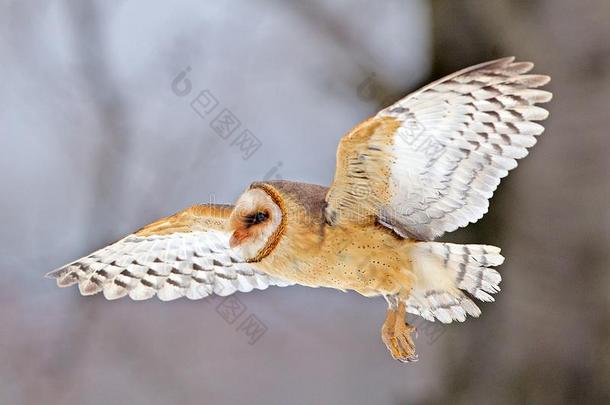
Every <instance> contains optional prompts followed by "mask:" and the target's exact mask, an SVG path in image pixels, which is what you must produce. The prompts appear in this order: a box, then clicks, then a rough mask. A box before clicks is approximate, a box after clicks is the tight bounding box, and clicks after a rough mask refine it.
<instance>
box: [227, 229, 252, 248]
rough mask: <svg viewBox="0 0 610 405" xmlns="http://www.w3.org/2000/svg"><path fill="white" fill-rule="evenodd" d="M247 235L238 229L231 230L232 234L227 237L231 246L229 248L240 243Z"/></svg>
mask: <svg viewBox="0 0 610 405" xmlns="http://www.w3.org/2000/svg"><path fill="white" fill-rule="evenodd" d="M247 237H248V233H247V232H245V231H242V230H240V229H238V230H236V231H235V232H233V234H232V235H231V239H229V246H230V247H231V249H233V248H234V247H236V246H239V245H241V243H242V242H243V241H244V239H246V238H247Z"/></svg>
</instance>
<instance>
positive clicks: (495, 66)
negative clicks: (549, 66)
mask: <svg viewBox="0 0 610 405" xmlns="http://www.w3.org/2000/svg"><path fill="white" fill-rule="evenodd" d="M513 60H514V58H512V57H511V58H504V59H500V60H496V61H492V62H487V63H483V64H481V65H477V66H473V67H470V68H467V69H464V70H462V71H459V72H457V73H454V74H452V75H450V76H447V77H445V78H443V79H441V80H439V81H437V82H434V83H432V84H430V85H428V86H426V87H424V88H422V89H420V90H419V91H417V92H415V93H412V94H410V95H409V96H407V97H405V98H404V99H402V100H400V101H398V102H397V103H395V104H394V105H392V106H390V107H388V108H386V109H384V110H382V111H380V112H379V113H378V114H377V117H386V116H391V117H394V118H396V119H398V120H400V121H401V122H402V124H401V126H400V127H399V129H398V131H397V133H396V135H395V138H394V145H393V150H392V155H393V156H394V161H393V163H392V165H391V181H390V182H389V184H390V194H391V195H392V198H391V201H390V202H389V203H388V205H386V206H384V207H381V208H380V210H379V213H378V215H379V218H380V220H381V222H382V223H384V224H385V225H387V226H389V227H391V228H393V229H394V230H396V231H397V232H398V233H400V234H402V235H403V236H407V237H414V238H417V239H421V240H430V239H433V238H435V237H438V236H440V235H442V234H443V233H444V232H450V231H453V230H455V229H457V228H459V227H463V226H466V225H467V224H468V223H471V222H476V221H477V220H478V219H480V218H481V217H482V216H483V215H484V214H485V213H486V212H487V209H488V206H489V199H490V198H491V196H492V195H493V192H494V191H495V189H496V188H497V186H498V184H499V183H500V179H501V178H503V177H505V176H506V175H507V174H508V172H509V170H512V169H514V168H515V167H516V166H517V159H521V158H523V157H525V156H526V155H527V154H528V150H527V148H529V147H531V146H533V145H534V144H535V143H536V136H537V135H540V134H541V133H542V131H543V130H544V128H543V127H542V126H541V125H539V124H536V123H534V122H532V121H536V120H543V119H545V118H546V117H547V116H548V112H547V111H546V110H545V109H543V108H540V107H537V106H535V105H534V104H535V103H542V102H547V101H549V100H550V99H551V93H549V92H546V91H542V90H538V89H535V87H539V86H542V85H544V84H546V83H548V81H549V80H550V78H549V77H548V76H544V75H526V74H524V73H526V72H528V71H529V70H531V69H532V67H533V64H532V63H529V62H518V63H515V62H513Z"/></svg>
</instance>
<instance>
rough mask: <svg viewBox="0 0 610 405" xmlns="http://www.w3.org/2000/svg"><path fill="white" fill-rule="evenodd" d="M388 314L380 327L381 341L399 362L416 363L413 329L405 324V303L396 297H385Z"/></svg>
mask: <svg viewBox="0 0 610 405" xmlns="http://www.w3.org/2000/svg"><path fill="white" fill-rule="evenodd" d="M385 298H386V301H388V312H387V315H386V318H385V322H384V323H383V326H382V327H381V340H383V343H385V345H386V347H387V348H388V350H389V351H390V354H391V355H392V357H393V358H395V359H396V360H398V361H401V362H411V361H417V355H416V354H415V343H413V339H412V337H411V333H412V332H414V331H415V327H413V326H411V325H409V324H408V323H407V322H406V318H405V315H406V308H405V303H404V301H402V300H399V299H398V297H397V296H386V297H385Z"/></svg>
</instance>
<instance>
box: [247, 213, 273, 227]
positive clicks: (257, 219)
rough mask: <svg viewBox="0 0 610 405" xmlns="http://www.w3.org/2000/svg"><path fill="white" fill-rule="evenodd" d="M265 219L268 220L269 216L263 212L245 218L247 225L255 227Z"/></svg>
mask: <svg viewBox="0 0 610 405" xmlns="http://www.w3.org/2000/svg"><path fill="white" fill-rule="evenodd" d="M267 218H269V214H267V213H266V212H264V211H258V212H257V213H256V214H254V215H249V216H248V217H247V218H246V222H247V223H248V225H256V224H260V223H261V222H264V221H265V220H266V219H267Z"/></svg>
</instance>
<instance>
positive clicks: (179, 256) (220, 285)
mask: <svg viewBox="0 0 610 405" xmlns="http://www.w3.org/2000/svg"><path fill="white" fill-rule="evenodd" d="M47 276H49V277H52V278H56V279H57V284H58V285H59V286H60V287H66V286H69V285H73V284H76V283H78V286H79V290H80V292H81V294H83V295H91V294H96V293H98V292H100V291H102V292H103V294H104V296H105V297H106V298H107V299H117V298H121V297H124V296H126V295H129V297H130V298H132V299H134V300H144V299H148V298H151V297H153V296H154V295H157V296H158V297H159V299H161V300H163V301H168V300H173V299H176V298H179V297H187V298H190V299H199V298H204V297H207V296H209V295H212V294H216V295H222V296H225V295H229V294H232V293H234V292H236V291H242V292H248V291H251V290H252V289H260V290H264V289H266V288H267V287H268V286H270V285H277V286H287V285H290V284H291V283H288V282H284V281H282V280H279V279H277V278H274V277H271V276H269V275H267V274H265V273H261V272H259V271H257V270H255V269H254V268H253V267H252V266H251V265H249V264H248V263H244V262H243V261H242V259H241V258H239V257H237V256H236V253H235V252H234V251H232V250H231V249H230V247H229V234H228V233H226V232H222V231H216V230H208V231H197V232H187V233H172V234H168V235H153V236H147V237H143V236H136V235H130V236H128V237H126V238H124V239H122V240H120V241H118V242H116V243H114V244H112V245H110V246H107V247H105V248H103V249H100V250H98V251H96V252H94V253H92V254H90V255H89V256H87V257H84V258H82V259H79V260H77V261H75V262H73V263H70V264H68V265H66V266H64V267H62V268H60V269H58V270H55V271H53V272H51V273H49V274H48V275H47Z"/></svg>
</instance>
